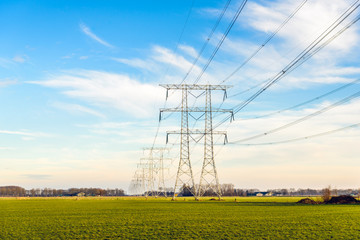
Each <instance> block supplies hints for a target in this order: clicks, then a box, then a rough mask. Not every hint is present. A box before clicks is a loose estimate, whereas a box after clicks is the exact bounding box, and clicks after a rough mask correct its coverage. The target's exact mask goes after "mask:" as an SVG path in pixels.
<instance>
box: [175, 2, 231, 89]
mask: <svg viewBox="0 0 360 240" xmlns="http://www.w3.org/2000/svg"><path fill="white" fill-rule="evenodd" d="M230 2H231V0H228V1H227V2H226V4H225V6H224V8H223V10H222V11H221V13H220V15H219V16H218V19H217V20H216V22H215V25H214V26H213V28H212V30H211V32H210V34H209V36H208V37H207V38H206V40H205V42H204V44H203V45H202V47H201V49H200V51H199V53H198V55H197V57H196V58H195V59H194V61H193V63H192V64H191V67H190V69H189V70H188V71H187V73H186V74H185V76H184V78H183V79H182V81H181V83H184V82H185V80H186V78H187V77H188V76H189V74H190V72H191V71H192V69H193V68H194V66H195V65H196V63H197V62H198V60H199V59H200V56H201V55H202V53H203V52H204V50H205V48H206V47H207V45H208V43H209V41H210V39H211V38H212V36H213V34H214V32H215V30H216V28H217V27H218V26H219V23H220V21H221V19H222V18H223V16H224V14H225V12H226V10H227V8H228V7H229V4H230ZM181 83H180V84H181Z"/></svg>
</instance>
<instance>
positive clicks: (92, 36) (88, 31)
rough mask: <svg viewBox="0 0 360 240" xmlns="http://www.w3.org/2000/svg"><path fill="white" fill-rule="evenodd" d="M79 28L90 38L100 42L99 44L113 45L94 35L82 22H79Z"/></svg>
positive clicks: (111, 46)
mask: <svg viewBox="0 0 360 240" xmlns="http://www.w3.org/2000/svg"><path fill="white" fill-rule="evenodd" d="M80 29H81V31H82V32H83V33H84V34H85V35H87V36H89V37H90V38H92V39H93V40H95V41H96V42H98V43H100V44H102V45H104V46H106V47H110V48H113V47H114V46H113V45H111V44H110V43H108V42H106V41H105V40H103V39H101V38H100V37H98V36H96V35H95V33H93V32H92V31H91V29H90V28H89V27H88V26H86V25H85V24H84V23H80Z"/></svg>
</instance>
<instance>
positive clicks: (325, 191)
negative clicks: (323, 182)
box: [321, 186, 331, 202]
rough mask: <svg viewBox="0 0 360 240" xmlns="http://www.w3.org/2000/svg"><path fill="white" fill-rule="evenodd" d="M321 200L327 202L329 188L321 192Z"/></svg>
mask: <svg viewBox="0 0 360 240" xmlns="http://www.w3.org/2000/svg"><path fill="white" fill-rule="evenodd" d="M321 198H322V199H323V201H324V202H327V201H329V200H330V199H331V187H330V186H328V187H327V188H324V189H323V190H322V195H321Z"/></svg>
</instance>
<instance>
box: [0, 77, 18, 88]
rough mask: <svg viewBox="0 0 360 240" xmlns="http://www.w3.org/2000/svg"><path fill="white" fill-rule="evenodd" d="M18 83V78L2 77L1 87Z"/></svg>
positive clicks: (0, 80)
mask: <svg viewBox="0 0 360 240" xmlns="http://www.w3.org/2000/svg"><path fill="white" fill-rule="evenodd" d="M16 83H17V80H16V79H8V78H5V79H0V88H1V87H7V86H9V85H13V84H16Z"/></svg>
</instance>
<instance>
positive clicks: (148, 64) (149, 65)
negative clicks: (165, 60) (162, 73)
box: [112, 58, 159, 72]
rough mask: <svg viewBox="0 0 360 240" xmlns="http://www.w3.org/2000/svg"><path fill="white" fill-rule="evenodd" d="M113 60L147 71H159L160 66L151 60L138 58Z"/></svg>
mask: <svg viewBox="0 0 360 240" xmlns="http://www.w3.org/2000/svg"><path fill="white" fill-rule="evenodd" d="M112 59H113V60H115V61H117V62H120V63H123V64H126V65H129V66H131V67H134V68H139V69H145V70H147V71H151V72H155V71H158V70H159V66H158V65H157V64H156V63H154V62H153V61H151V60H147V61H145V60H142V59H138V58H134V59H125V58H112Z"/></svg>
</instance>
